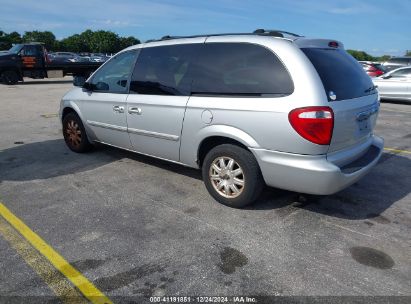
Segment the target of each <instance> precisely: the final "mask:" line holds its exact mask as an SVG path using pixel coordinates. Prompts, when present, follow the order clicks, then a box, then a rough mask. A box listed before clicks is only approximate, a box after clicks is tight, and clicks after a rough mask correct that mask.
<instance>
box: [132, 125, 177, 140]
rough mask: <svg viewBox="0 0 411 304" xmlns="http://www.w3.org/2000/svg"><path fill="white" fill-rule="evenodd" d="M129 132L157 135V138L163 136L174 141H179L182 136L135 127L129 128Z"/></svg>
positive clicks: (162, 137)
mask: <svg viewBox="0 0 411 304" xmlns="http://www.w3.org/2000/svg"><path fill="white" fill-rule="evenodd" d="M128 132H129V133H134V134H139V135H144V136H150V137H156V138H161V139H167V140H172V141H178V140H179V138H180V136H177V135H171V134H165V133H158V132H151V131H146V130H140V129H133V128H128Z"/></svg>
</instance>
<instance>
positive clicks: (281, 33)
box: [146, 29, 303, 42]
mask: <svg viewBox="0 0 411 304" xmlns="http://www.w3.org/2000/svg"><path fill="white" fill-rule="evenodd" d="M227 35H235V36H243V35H261V36H271V37H279V38H290V37H292V38H294V39H295V38H298V37H303V36H300V35H297V34H294V33H290V32H286V31H282V30H265V29H257V30H255V31H254V32H252V33H222V34H221V33H220V34H203V35H192V36H170V35H166V36H163V37H161V39H150V40H147V41H146V42H156V41H164V40H172V39H183V38H198V37H211V36H227ZM286 36H288V37H286Z"/></svg>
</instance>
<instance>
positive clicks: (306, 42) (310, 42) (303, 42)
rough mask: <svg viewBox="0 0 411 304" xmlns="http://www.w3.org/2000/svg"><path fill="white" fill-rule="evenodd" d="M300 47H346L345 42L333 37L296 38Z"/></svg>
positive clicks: (295, 41) (296, 42)
mask: <svg viewBox="0 0 411 304" xmlns="http://www.w3.org/2000/svg"><path fill="white" fill-rule="evenodd" d="M294 43H295V44H296V45H297V46H298V47H299V48H321V49H344V44H343V43H342V42H340V41H337V40H331V39H308V38H299V39H296V40H294Z"/></svg>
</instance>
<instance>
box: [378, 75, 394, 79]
mask: <svg viewBox="0 0 411 304" xmlns="http://www.w3.org/2000/svg"><path fill="white" fill-rule="evenodd" d="M391 77H392V76H391V75H382V76H381V78H382V79H390V78H391Z"/></svg>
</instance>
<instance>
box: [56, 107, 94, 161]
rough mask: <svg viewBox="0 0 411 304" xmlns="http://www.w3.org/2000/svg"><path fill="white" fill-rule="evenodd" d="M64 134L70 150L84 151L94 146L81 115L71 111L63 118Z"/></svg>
mask: <svg viewBox="0 0 411 304" xmlns="http://www.w3.org/2000/svg"><path fill="white" fill-rule="evenodd" d="M63 136H64V140H65V142H66V144H67V146H68V147H69V149H70V150H72V151H74V152H77V153H84V152H87V151H89V150H90V149H91V148H92V145H91V144H90V142H89V141H88V138H87V134H86V130H85V129H84V126H83V123H82V121H81V119H80V117H79V116H78V115H77V114H75V113H69V114H67V115H66V116H64V118H63Z"/></svg>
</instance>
